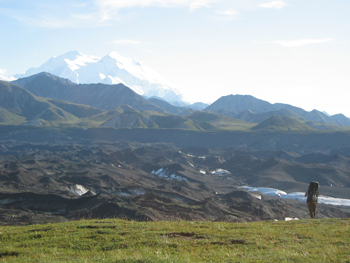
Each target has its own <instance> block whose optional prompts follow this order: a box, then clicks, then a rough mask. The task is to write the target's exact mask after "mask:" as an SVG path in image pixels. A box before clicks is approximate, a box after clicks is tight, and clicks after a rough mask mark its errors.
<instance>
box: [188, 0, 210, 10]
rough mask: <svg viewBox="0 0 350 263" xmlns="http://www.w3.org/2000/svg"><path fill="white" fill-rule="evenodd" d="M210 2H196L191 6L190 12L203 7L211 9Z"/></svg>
mask: <svg viewBox="0 0 350 263" xmlns="http://www.w3.org/2000/svg"><path fill="white" fill-rule="evenodd" d="M208 2H210V1H205V0H204V1H195V2H193V3H192V4H191V5H190V11H194V10H197V9H198V8H202V7H206V8H208V7H210V5H209V4H208Z"/></svg>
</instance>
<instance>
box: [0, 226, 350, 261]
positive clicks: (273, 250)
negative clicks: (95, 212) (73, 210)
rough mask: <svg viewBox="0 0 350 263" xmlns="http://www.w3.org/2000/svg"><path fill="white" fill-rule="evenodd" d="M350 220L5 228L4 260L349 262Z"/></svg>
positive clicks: (0, 234)
mask: <svg viewBox="0 0 350 263" xmlns="http://www.w3.org/2000/svg"><path fill="white" fill-rule="evenodd" d="M349 225H350V219H332V220H301V221H289V222H285V221H277V222H276V221H263V222H255V223H225V222H192V221H179V222H167V221H160V222H136V221H124V220H113V219H106V220H80V221H74V222H68V223H58V224H46V225H31V226H11V227H4V226H3V227H0V242H1V246H0V261H1V262H303V263H304V262H349V261H350V250H349V244H350V242H349V236H350V226H349Z"/></svg>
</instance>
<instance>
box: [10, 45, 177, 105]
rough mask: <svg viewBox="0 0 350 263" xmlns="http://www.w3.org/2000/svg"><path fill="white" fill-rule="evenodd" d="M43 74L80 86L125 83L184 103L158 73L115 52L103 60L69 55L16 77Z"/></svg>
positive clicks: (142, 92)
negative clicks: (64, 79) (82, 84)
mask: <svg viewBox="0 0 350 263" xmlns="http://www.w3.org/2000/svg"><path fill="white" fill-rule="evenodd" d="M40 72H48V73H51V74H53V75H56V76H59V77H62V78H67V79H69V80H70V81H72V82H74V83H77V84H80V83H103V84H118V83H123V84H125V85H126V86H128V87H130V88H131V89H133V90H134V91H135V92H137V93H138V94H140V95H143V96H146V97H151V96H157V97H160V98H163V99H165V100H167V101H169V102H178V101H182V94H181V93H180V92H179V91H178V90H177V89H176V88H174V87H173V85H172V84H170V83H169V82H168V81H166V80H165V79H164V78H163V77H162V76H160V75H159V74H158V73H157V72H155V71H154V70H152V69H150V68H149V67H147V66H145V65H143V64H142V63H141V62H139V61H137V60H135V59H133V58H127V57H124V56H122V55H120V54H118V53H117V52H115V51H113V52H111V53H110V54H108V55H106V56H104V57H102V58H100V57H96V56H92V55H85V54H83V53H81V52H78V51H70V52H67V53H65V54H63V55H61V56H57V57H52V58H50V59H49V60H48V61H47V62H45V63H44V64H43V65H41V66H40V67H38V68H31V69H29V70H28V71H27V72H25V73H24V74H17V75H15V76H14V77H15V78H23V77H28V76H31V75H34V74H37V73H40Z"/></svg>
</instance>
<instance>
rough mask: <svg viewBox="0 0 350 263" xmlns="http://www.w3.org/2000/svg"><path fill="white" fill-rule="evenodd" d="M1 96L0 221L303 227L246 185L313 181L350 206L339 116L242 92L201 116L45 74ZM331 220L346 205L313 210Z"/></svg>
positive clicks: (345, 137)
mask: <svg viewBox="0 0 350 263" xmlns="http://www.w3.org/2000/svg"><path fill="white" fill-rule="evenodd" d="M0 95H1V96H0V110H1V111H0V218H1V224H3V225H22V224H36V223H45V222H63V221H70V220H77V219H81V218H122V219H133V220H139V221H159V220H171V221H173V220H195V221H206V220H210V221H227V222H250V221H259V220H272V219H276V220H284V219H285V218H300V219H304V218H308V211H307V206H306V204H305V202H301V201H298V200H292V199H286V198H281V197H280V196H279V195H274V196H271V195H266V194H264V193H260V192H250V191H249V190H248V189H247V188H244V187H243V186H248V187H267V188H275V189H279V190H282V191H284V192H286V193H296V192H305V191H306V189H307V187H308V184H309V182H310V181H315V180H317V181H318V182H319V183H320V185H321V190H320V191H321V194H322V195H324V196H328V197H334V198H341V199H350V194H349V193H350V191H349V189H350V172H349V171H350V169H349V168H350V126H349V123H348V122H347V121H346V120H345V119H344V118H346V117H345V116H344V117H342V116H339V115H337V116H326V115H325V114H323V113H320V112H318V111H313V112H306V111H304V110H302V109H300V108H296V107H293V106H290V105H284V104H273V105H272V104H269V103H267V102H264V101H261V100H258V99H255V98H254V97H252V96H240V95H237V96H228V97H225V98H222V99H223V100H224V101H221V102H220V103H216V102H215V103H213V104H212V105H210V106H208V107H206V106H205V105H203V104H200V105H199V104H197V106H204V107H206V108H201V109H200V110H196V109H194V108H191V106H190V105H188V106H186V107H179V106H175V105H171V104H170V103H169V102H166V101H164V100H162V99H160V98H155V97H152V98H149V99H147V98H144V97H142V96H140V95H138V94H137V93H135V92H134V91H132V90H131V89H129V88H128V87H126V86H125V85H123V84H117V85H108V84H101V83H100V84H74V83H72V82H71V81H69V80H67V79H62V78H60V77H57V76H54V75H51V74H48V73H39V74H37V75H34V76H30V77H27V78H23V79H18V80H16V81H14V82H12V83H10V82H4V81H2V82H0ZM222 99H219V100H218V101H220V100H222ZM218 105H219V106H218ZM235 105H236V108H234V106H235ZM238 106H239V107H238ZM334 217H337V218H339V217H341V218H348V217H350V207H349V206H340V205H328V204H319V205H318V212H317V218H334Z"/></svg>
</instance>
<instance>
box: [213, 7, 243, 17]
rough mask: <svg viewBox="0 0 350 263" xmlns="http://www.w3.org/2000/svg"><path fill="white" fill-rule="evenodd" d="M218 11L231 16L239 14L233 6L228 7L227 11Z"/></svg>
mask: <svg viewBox="0 0 350 263" xmlns="http://www.w3.org/2000/svg"><path fill="white" fill-rule="evenodd" d="M216 13H217V14H219V15H223V16H227V17H231V18H232V17H235V16H237V15H238V12H237V11H236V10H234V9H232V8H230V9H227V10H225V11H218V12H216Z"/></svg>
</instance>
